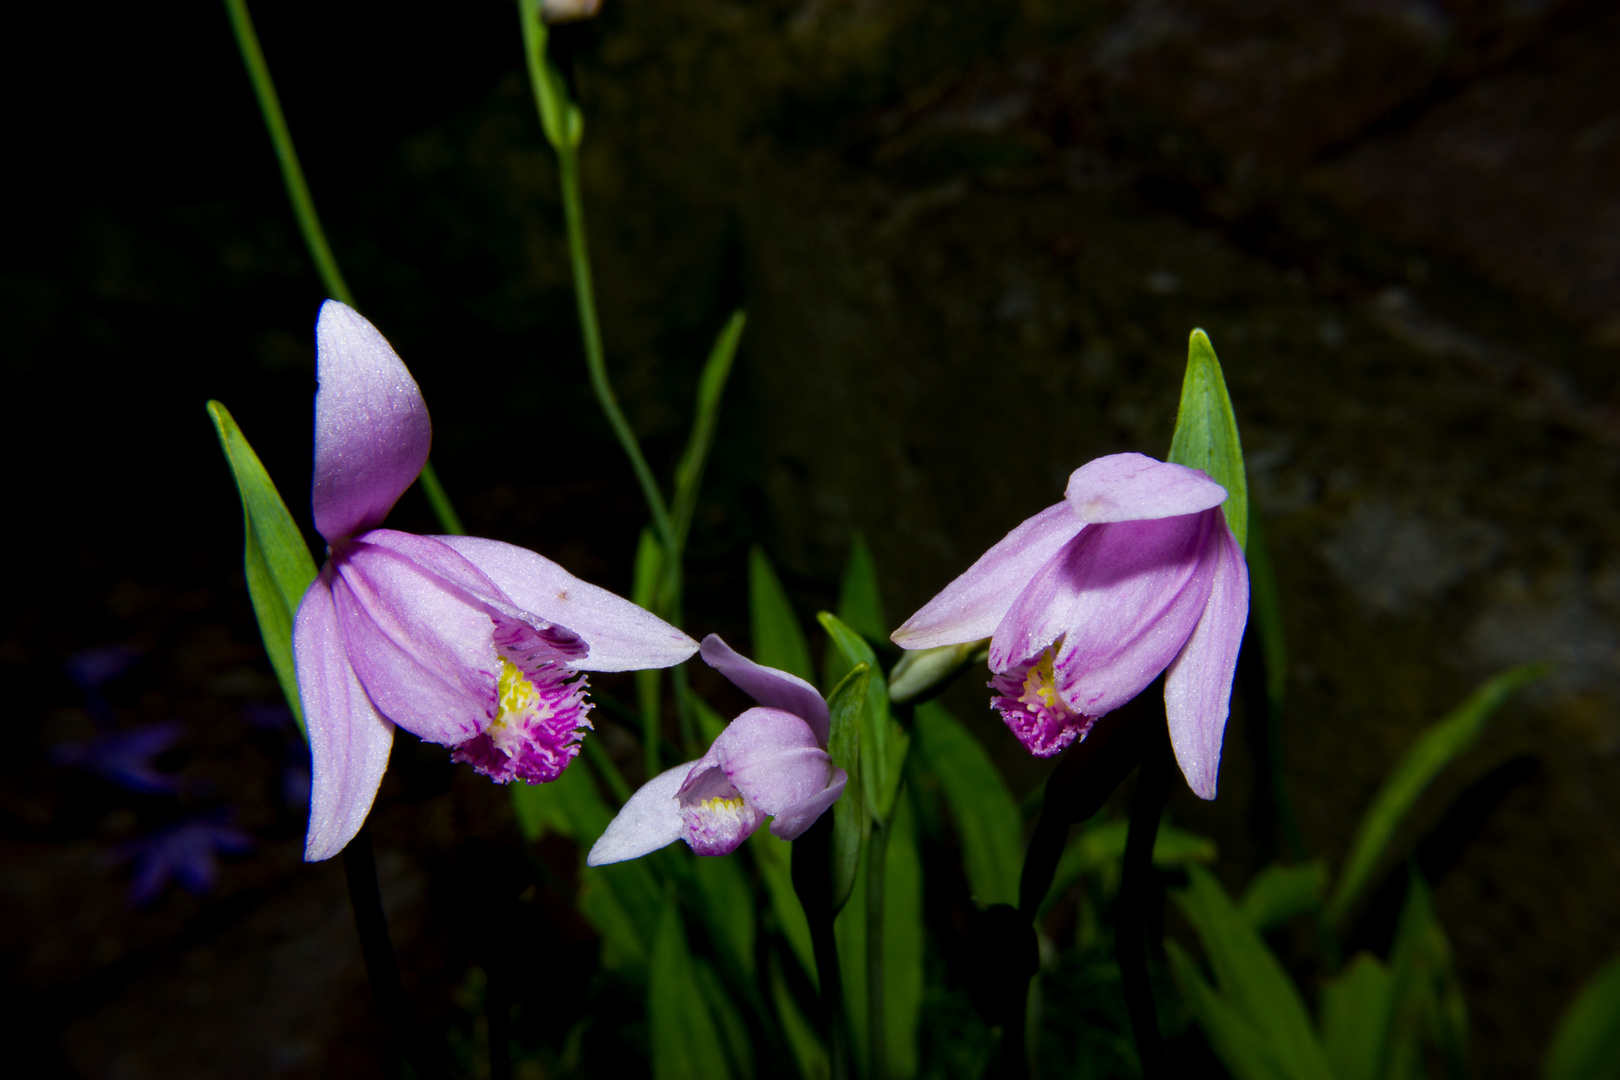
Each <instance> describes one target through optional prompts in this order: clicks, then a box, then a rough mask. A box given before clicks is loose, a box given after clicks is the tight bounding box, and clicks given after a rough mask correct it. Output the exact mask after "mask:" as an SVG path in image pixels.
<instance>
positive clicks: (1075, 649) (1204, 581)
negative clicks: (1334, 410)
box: [893, 454, 1249, 799]
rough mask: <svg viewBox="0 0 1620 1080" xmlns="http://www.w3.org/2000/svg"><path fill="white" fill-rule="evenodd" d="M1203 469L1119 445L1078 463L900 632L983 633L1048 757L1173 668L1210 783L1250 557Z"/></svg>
mask: <svg viewBox="0 0 1620 1080" xmlns="http://www.w3.org/2000/svg"><path fill="white" fill-rule="evenodd" d="M1225 501H1226V489H1225V488H1223V487H1221V486H1220V485H1219V484H1217V483H1215V482H1214V481H1213V480H1211V479H1209V477H1207V476H1206V475H1204V474H1203V473H1202V472H1200V471H1198V470H1197V469H1189V468H1187V467H1185V466H1182V465H1174V464H1170V463H1168V462H1162V461H1155V460H1154V459H1153V458H1150V457H1147V456H1145V455H1143V454H1113V455H1110V456H1108V457H1102V458H1098V459H1096V460H1095V461H1091V462H1088V463H1086V464H1085V465H1082V466H1081V467H1080V468H1078V469H1076V470H1075V471H1074V473H1073V474H1072V475H1071V476H1070V477H1069V486H1068V490H1067V491H1066V492H1065V498H1064V501H1063V502H1060V503H1058V504H1057V505H1056V506H1050V507H1047V508H1046V509H1045V510H1043V511H1041V512H1040V513H1039V514H1036V515H1035V516H1034V517H1032V518H1030V519H1029V520H1028V521H1025V522H1024V523H1023V524H1022V525H1020V526H1018V528H1016V529H1014V530H1013V531H1012V532H1010V533H1008V534H1007V536H1006V538H1005V539H1003V540H1002V541H1001V542H1000V543H999V544H997V545H996V546H995V547H992V548H991V549H990V550H989V551H987V552H985V553H984V555H983V556H981V557H980V558H979V561H978V562H976V563H974V564H973V565H972V566H971V567H969V568H968V571H967V572H966V573H964V574H963V575H962V576H961V577H959V578H957V579H956V580H955V581H953V582H951V583H950V584H949V585H947V586H946V587H945V590H944V591H943V592H941V593H940V594H939V595H938V596H936V597H934V598H933V599H932V600H930V601H929V602H928V603H927V604H926V605H924V606H923V608H922V610H920V611H918V612H917V613H916V614H915V615H913V616H912V617H911V618H910V619H908V620H907V621H906V623H905V625H904V626H902V627H900V629H899V630H896V631H895V632H894V635H893V640H894V642H895V644H897V645H899V646H901V647H902V648H906V649H927V648H933V647H936V646H940V645H955V644H960V643H963V642H968V641H975V640H978V639H982V638H986V637H988V638H989V639H990V670H991V671H992V672H993V674H994V678H993V679H992V680H991V681H990V684H989V685H990V687H991V689H993V690H994V691H995V696H994V697H993V698H992V699H991V704H992V705H994V706H995V708H996V709H997V710H998V711H999V712H1000V713H1001V716H1002V719H1003V720H1004V721H1005V722H1006V724H1007V726H1008V727H1009V728H1010V729H1012V732H1013V734H1015V735H1017V736H1018V738H1019V740H1020V741H1022V742H1023V744H1024V746H1025V747H1027V748H1028V749H1029V751H1030V752H1031V753H1033V754H1036V755H1039V756H1041V757H1047V756H1050V755H1052V754H1056V753H1058V752H1059V751H1060V750H1062V749H1063V748H1064V747H1066V746H1068V745H1069V744H1070V743H1072V742H1074V741H1075V740H1076V739H1079V738H1083V737H1084V736H1085V734H1086V732H1087V731H1088V730H1090V728H1091V725H1092V724H1093V723H1095V722H1096V720H1097V718H1098V717H1100V716H1102V715H1104V714H1105V713H1108V712H1111V711H1112V710H1114V709H1117V708H1119V707H1120V706H1121V705H1123V704H1125V703H1126V702H1127V701H1130V700H1131V699H1132V698H1133V697H1135V696H1136V695H1137V694H1139V693H1141V692H1142V691H1143V690H1144V689H1145V688H1146V687H1147V685H1148V684H1149V683H1150V682H1152V681H1153V680H1154V679H1155V678H1157V677H1158V675H1159V673H1160V672H1165V671H1167V672H1168V673H1167V675H1166V677H1165V684H1164V705H1165V714H1166V716H1167V718H1168V721H1169V726H1170V742H1171V745H1172V746H1173V747H1174V748H1175V752H1176V760H1177V762H1178V763H1179V764H1180V765H1181V771H1182V773H1183V775H1185V776H1186V777H1187V783H1188V784H1189V785H1190V786H1191V787H1192V789H1193V791H1194V792H1196V793H1197V794H1198V795H1199V796H1200V797H1201V798H1205V799H1213V798H1214V797H1215V781H1216V773H1217V771H1218V769H1219V766H1220V759H1221V735H1222V733H1223V731H1224V730H1225V727H1226V715H1227V710H1228V706H1229V703H1230V700H1231V695H1232V673H1233V670H1234V668H1235V667H1236V666H1237V656H1238V648H1239V646H1240V645H1241V644H1242V642H1243V627H1244V624H1245V623H1246V622H1247V621H1248V617H1249V571H1248V566H1247V564H1246V563H1245V562H1244V560H1243V550H1242V549H1241V548H1240V547H1238V544H1237V540H1236V539H1235V538H1234V537H1233V536H1232V530H1231V529H1230V528H1228V527H1227V524H1226V518H1225V516H1224V515H1223V513H1222V511H1221V510H1220V504H1221V503H1223V502H1225Z"/></svg>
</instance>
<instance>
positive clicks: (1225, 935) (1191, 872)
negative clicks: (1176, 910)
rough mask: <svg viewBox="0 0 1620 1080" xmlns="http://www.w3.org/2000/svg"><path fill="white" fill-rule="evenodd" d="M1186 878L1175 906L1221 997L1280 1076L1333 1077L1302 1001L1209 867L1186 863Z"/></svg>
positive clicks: (1296, 1078)
mask: <svg viewBox="0 0 1620 1080" xmlns="http://www.w3.org/2000/svg"><path fill="white" fill-rule="evenodd" d="M1187 881H1188V888H1186V889H1184V890H1180V891H1178V892H1176V893H1174V894H1173V895H1174V897H1175V901H1176V905H1177V906H1178V907H1180V908H1181V910H1182V912H1183V913H1184V914H1185V915H1186V916H1187V921H1188V922H1190V923H1192V925H1193V929H1195V930H1197V931H1198V937H1199V940H1201V941H1202V942H1203V945H1204V955H1205V956H1206V957H1208V959H1209V965H1210V968H1211V969H1212V970H1213V971H1214V973H1215V982H1216V985H1217V986H1219V988H1220V991H1221V993H1222V995H1223V996H1224V997H1225V998H1226V999H1227V1000H1228V1001H1229V1002H1230V1003H1231V1005H1232V1007H1233V1008H1234V1009H1235V1010H1236V1011H1237V1012H1238V1013H1239V1014H1241V1015H1242V1016H1243V1018H1244V1019H1246V1020H1247V1021H1248V1022H1249V1023H1250V1024H1252V1025H1253V1026H1254V1029H1255V1031H1256V1033H1257V1034H1258V1035H1259V1037H1260V1040H1261V1042H1262V1044H1263V1045H1264V1047H1265V1048H1266V1052H1267V1054H1268V1055H1269V1056H1270V1057H1271V1058H1272V1059H1273V1060H1275V1062H1276V1063H1277V1065H1278V1066H1279V1067H1280V1068H1281V1069H1282V1071H1283V1073H1284V1074H1285V1075H1287V1076H1289V1077H1291V1078H1293V1080H1333V1073H1332V1070H1330V1069H1329V1068H1328V1064H1327V1058H1326V1057H1325V1056H1324V1054H1323V1052H1322V1044H1321V1043H1320V1042H1319V1041H1318V1040H1317V1037H1316V1031H1315V1029H1314V1028H1313V1027H1312V1026H1311V1020H1310V1015H1309V1014H1308V1013H1307V1012H1306V1011H1305V1003H1304V1001H1302V1000H1301V999H1300V996H1299V991H1298V989H1296V988H1295V986H1294V983H1293V981H1292V980H1291V979H1289V977H1288V975H1287V973H1286V972H1284V971H1283V968H1282V965H1281V964H1279V963H1278V962H1277V958H1276V957H1275V956H1273V955H1272V954H1271V950H1270V949H1268V948H1266V943H1265V942H1264V941H1262V940H1261V939H1260V935H1259V934H1258V933H1257V932H1256V931H1255V929H1254V927H1253V926H1250V925H1249V922H1248V920H1246V919H1245V918H1244V917H1243V916H1242V914H1240V913H1239V911H1238V909H1237V907H1236V905H1234V904H1233V903H1232V901H1231V899H1230V898H1228V897H1227V895H1226V891H1225V890H1224V889H1222V888H1221V886H1220V884H1219V883H1218V882H1217V881H1216V880H1215V878H1214V876H1213V875H1212V874H1210V872H1209V871H1207V870H1205V869H1204V868H1203V867H1201V866H1191V867H1188V869H1187Z"/></svg>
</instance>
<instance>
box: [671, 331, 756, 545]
mask: <svg viewBox="0 0 1620 1080" xmlns="http://www.w3.org/2000/svg"><path fill="white" fill-rule="evenodd" d="M747 321H748V319H747V316H746V315H744V314H743V312H742V311H741V310H737V311H733V312H732V313H731V318H730V319H728V320H726V325H725V326H724V327H723V328H722V329H721V331H720V336H719V337H717V338H716V339H715V341H714V348H713V349H711V350H710V351H709V358H708V360H706V361H705V362H704V364H703V373H702V374H701V375H699V376H698V390H697V404H696V406H695V408H694V415H693V417H692V434H691V435H690V436H688V437H687V440H686V450H685V451H684V452H683V453H682V454H681V460H680V462H679V463H678V464H677V465H676V466H675V497H674V498H673V499H672V500H671V501H670V511H669V512H670V518H671V519H672V520H671V524H672V526H673V527H674V530H675V537H676V540H677V541H678V542H679V544H680V545H681V546H682V547H684V546H685V542H686V534H687V532H688V531H690V529H691V527H692V514H693V512H694V511H696V509H697V497H698V489H699V488H700V487H701V486H702V484H703V467H704V465H705V464H706V463H707V462H708V460H709V451H710V450H711V449H712V448H713V447H714V429H715V425H716V424H718V423H719V420H720V398H721V396H722V395H724V394H725V390H726V379H727V378H728V377H729V376H730V375H731V363H732V361H733V360H734V359H735V358H736V356H737V345H738V343H739V342H741V341H742V333H743V326H744V325H745V324H746V323H747Z"/></svg>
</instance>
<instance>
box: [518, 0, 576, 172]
mask: <svg viewBox="0 0 1620 1080" xmlns="http://www.w3.org/2000/svg"><path fill="white" fill-rule="evenodd" d="M518 17H519V19H520V20H521V24H522V27H523V53H524V57H525V59H526V60H527V61H528V65H529V82H530V85H531V86H533V88H534V95H535V104H536V105H537V106H538V107H539V110H540V126H541V127H542V128H543V129H544V130H545V133H546V141H547V142H549V143H551V145H552V146H553V147H554V148H556V149H557V150H558V151H561V150H563V149H565V148H567V149H572V148H574V147H577V146H579V142H580V137H581V136H582V135H583V134H584V128H585V122H584V118H583V117H581V116H580V112H579V109H578V108H577V107H576V106H575V105H574V103H573V102H572V101H570V100H568V86H567V84H566V83H565V82H564V81H563V77H562V73H561V72H559V71H558V70H557V68H556V67H555V66H554V65H553V64H552V63H551V60H550V58H549V57H547V56H546V38H547V37H548V32H547V27H546V24H545V23H544V22H542V21H541V20H540V5H539V4H538V3H530V2H529V0H524V2H523V3H521V4H519V5H518Z"/></svg>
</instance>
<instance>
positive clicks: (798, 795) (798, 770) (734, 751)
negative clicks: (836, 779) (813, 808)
mask: <svg viewBox="0 0 1620 1080" xmlns="http://www.w3.org/2000/svg"><path fill="white" fill-rule="evenodd" d="M705 760H712V761H714V762H715V763H716V764H718V765H719V766H720V768H721V769H722V770H724V771H725V774H726V777H727V779H729V780H730V781H731V783H732V784H733V785H734V786H735V787H736V789H737V790H738V791H739V792H741V794H742V797H743V798H744V799H746V800H747V801H748V803H749V804H750V805H751V806H754V807H756V808H757V809H759V810H760V811H762V812H763V813H766V814H773V815H774V814H780V813H783V812H784V811H786V810H788V809H790V808H793V807H795V806H798V805H799V804H800V803H803V802H805V801H806V800H808V799H812V798H815V797H816V796H817V795H819V794H820V793H821V792H822V791H823V790H824V789H825V788H826V787H827V778H828V776H829V775H830V774H831V772H832V759H831V758H829V757H828V756H827V751H825V750H823V749H822V748H821V746H820V744H819V743H818V742H817V740H816V736H815V732H813V731H812V730H811V729H810V725H809V724H807V723H805V721H804V720H803V719H802V718H800V717H798V716H795V715H794V714H793V713H790V712H784V711H783V710H781V709H768V708H754V709H749V710H748V711H747V712H745V713H743V714H742V715H741V716H738V717H737V719H735V720H733V721H732V722H731V723H729V724H727V725H726V729H725V730H724V731H722V732H721V733H720V734H719V736H718V737H716V738H715V740H714V745H713V746H711V747H709V752H708V754H707V755H705Z"/></svg>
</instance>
